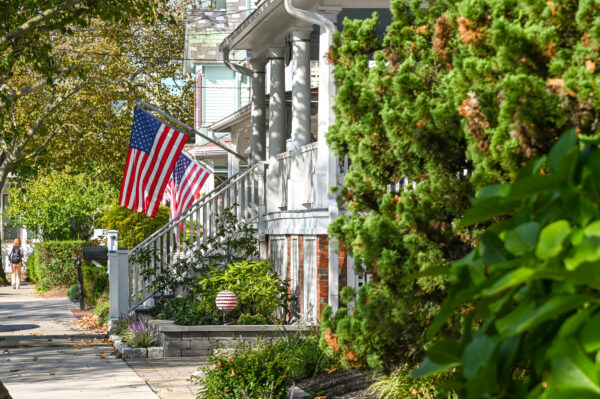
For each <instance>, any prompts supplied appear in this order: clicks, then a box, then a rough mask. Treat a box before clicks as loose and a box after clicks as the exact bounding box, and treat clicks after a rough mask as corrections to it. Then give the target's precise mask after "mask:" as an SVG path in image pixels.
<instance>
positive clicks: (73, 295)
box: [67, 284, 79, 302]
mask: <svg viewBox="0 0 600 399" xmlns="http://www.w3.org/2000/svg"><path fill="white" fill-rule="evenodd" d="M67 297H68V298H69V301H73V302H75V301H78V300H79V284H73V285H72V286H70V287H69V289H68V290H67Z"/></svg>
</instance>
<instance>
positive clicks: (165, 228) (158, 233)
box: [130, 163, 259, 253]
mask: <svg viewBox="0 0 600 399" xmlns="http://www.w3.org/2000/svg"><path fill="white" fill-rule="evenodd" d="M258 165H259V163H257V164H255V165H252V166H251V167H250V168H248V169H247V170H245V171H243V172H239V173H237V174H235V175H233V176H231V177H230V178H228V179H227V180H225V181H224V182H222V183H221V184H219V185H218V186H217V187H215V189H213V190H212V191H210V192H209V193H208V194H206V195H204V196H203V197H201V198H200V199H199V200H198V201H196V202H194V204H193V205H192V206H191V207H189V208H188V209H187V210H186V211H185V212H183V213H182V214H181V215H179V216H178V217H176V218H175V219H173V220H171V221H170V222H169V223H167V224H165V225H163V226H162V227H161V228H159V229H158V230H156V231H155V232H154V233H152V234H151V235H150V236H148V237H147V238H146V239H144V240H143V241H142V242H140V243H139V244H138V245H136V246H135V247H134V248H133V249H132V250H131V251H130V253H134V252H136V251H137V250H139V249H141V248H143V247H145V246H147V245H148V244H149V243H151V242H152V241H154V240H155V239H157V238H159V237H161V236H162V234H163V233H164V232H166V231H169V230H170V229H172V228H173V227H174V226H175V225H177V224H178V223H180V222H181V221H182V220H183V219H185V218H186V217H187V216H188V215H189V214H190V213H192V212H195V211H196V208H198V207H199V206H201V205H202V204H204V203H205V202H207V201H209V200H210V199H212V198H214V197H215V196H218V195H219V194H221V193H222V192H224V191H225V190H226V189H227V187H228V186H229V185H230V184H232V183H234V182H235V181H237V180H241V179H242V178H244V177H245V176H246V175H248V174H250V173H252V172H254V171H255V170H256V169H257V168H258Z"/></svg>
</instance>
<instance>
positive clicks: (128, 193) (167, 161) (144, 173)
mask: <svg viewBox="0 0 600 399" xmlns="http://www.w3.org/2000/svg"><path fill="white" fill-rule="evenodd" d="M186 140H187V135H185V134H184V133H181V132H179V131H177V130H175V129H172V128H171V127H169V126H167V125H165V124H164V123H162V122H161V121H160V120H158V119H156V118H154V117H153V116H152V115H150V114H149V113H147V112H146V111H144V110H142V109H140V108H138V107H136V108H135V111H134V115H133V128H132V129H131V139H130V142H129V152H128V153H127V162H126V163H125V172H124V173H123V181H122V182H121V195H120V196H119V204H120V205H121V206H124V207H126V208H129V209H133V210H134V211H137V212H143V213H145V214H146V215H148V216H150V217H154V216H156V213H157V212H158V207H159V205H160V200H161V198H162V196H163V193H164V191H165V188H166V187H167V183H168V182H169V178H170V176H171V174H172V172H173V169H174V168H175V164H176V163H177V160H178V158H179V154H181V150H182V149H183V145H184V144H185V142H186Z"/></svg>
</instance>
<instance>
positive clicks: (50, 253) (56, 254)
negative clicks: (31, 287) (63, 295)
mask: <svg viewBox="0 0 600 399" xmlns="http://www.w3.org/2000/svg"><path fill="white" fill-rule="evenodd" d="M83 245H85V242H84V241H44V242H40V243H37V244H36V245H35V248H34V256H35V259H36V260H35V263H34V264H35V269H34V270H35V276H36V283H37V288H38V290H40V291H47V290H50V289H54V288H61V287H70V286H71V285H73V284H75V283H76V282H77V268H76V267H75V264H74V263H73V259H74V254H81V248H82V247H83Z"/></svg>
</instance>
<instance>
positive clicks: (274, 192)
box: [266, 46, 286, 212]
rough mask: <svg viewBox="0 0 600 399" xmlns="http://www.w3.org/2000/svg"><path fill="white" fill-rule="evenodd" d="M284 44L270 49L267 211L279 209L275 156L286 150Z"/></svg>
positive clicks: (278, 187)
mask: <svg viewBox="0 0 600 399" xmlns="http://www.w3.org/2000/svg"><path fill="white" fill-rule="evenodd" d="M283 49H284V48H283V46H282V47H273V48H270V49H269V55H270V58H269V62H270V66H271V77H270V84H271V88H270V95H269V169H268V173H267V201H266V202H267V211H268V212H270V211H277V210H279V208H278V207H279V205H280V204H281V195H282V193H281V192H280V189H281V184H280V183H279V179H281V171H280V170H279V164H278V163H277V159H276V158H275V156H276V155H277V154H281V153H282V152H285V139H286V123H285V62H284V58H283Z"/></svg>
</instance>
